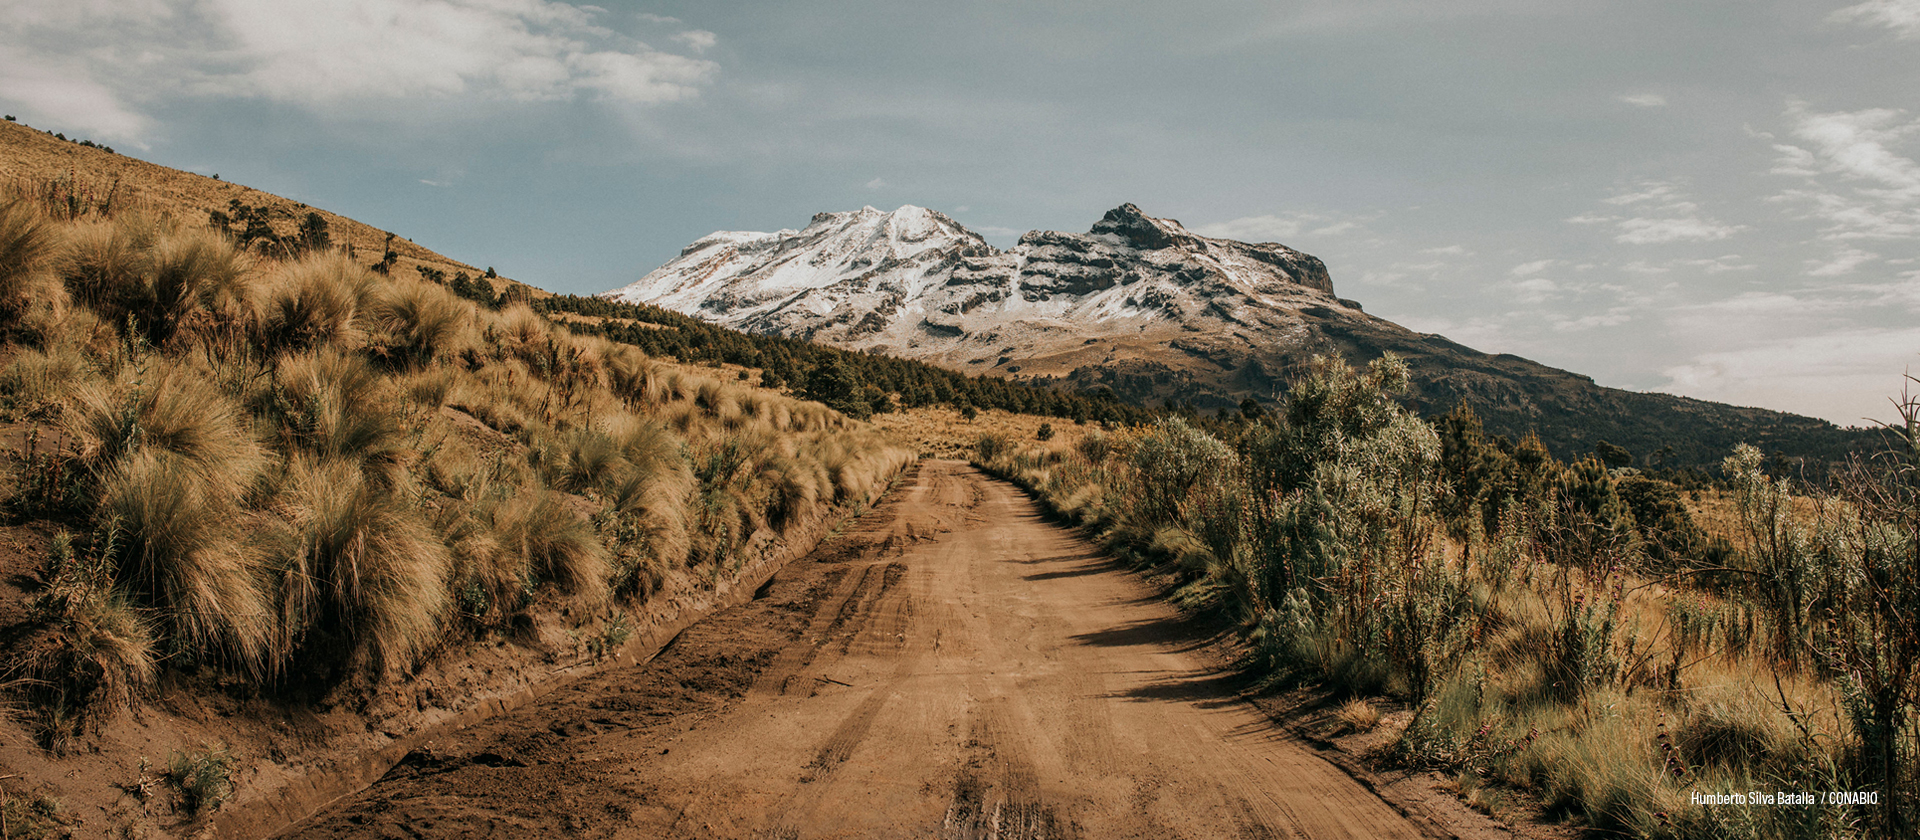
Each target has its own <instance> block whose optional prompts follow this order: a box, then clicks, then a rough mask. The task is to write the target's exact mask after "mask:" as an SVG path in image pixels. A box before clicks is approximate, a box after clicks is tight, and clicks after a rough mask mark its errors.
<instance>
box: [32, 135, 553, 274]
mask: <svg viewBox="0 0 1920 840" xmlns="http://www.w3.org/2000/svg"><path fill="white" fill-rule="evenodd" d="M83 142H89V143H90V141H81V140H80V138H78V137H75V138H72V139H61V138H60V137H58V136H56V135H55V133H53V132H47V131H42V130H39V129H35V128H31V127H29V126H25V125H21V124H19V123H15V122H0V185H4V186H5V187H6V188H7V189H9V190H11V191H12V192H13V194H25V195H30V196H33V197H34V198H36V199H37V200H38V201H39V202H40V203H41V205H42V206H43V207H44V208H45V209H46V211H47V213H48V215H49V216H51V217H54V218H58V219H64V220H75V219H81V218H89V217H103V216H109V215H112V214H113V213H114V212H115V211H117V210H135V211H139V212H144V213H149V214H158V215H167V216H171V217H172V218H174V219H176V220H178V221H180V222H182V223H185V224H206V223H210V222H211V221H212V220H213V219H214V214H222V215H224V216H225V217H226V218H227V220H228V226H229V227H230V228H231V230H232V232H233V233H234V234H236V235H244V234H245V233H246V232H247V228H248V226H249V224H248V223H249V221H250V220H251V219H252V218H253V217H254V216H255V215H256V212H253V211H257V216H258V225H264V226H265V228H266V230H267V231H268V232H270V233H271V235H272V238H268V237H264V236H256V238H255V239H254V240H252V241H250V242H249V244H250V245H252V246H253V250H257V251H262V252H270V255H271V256H277V257H286V256H288V250H289V248H288V247H281V244H282V243H283V242H284V243H289V244H291V243H295V242H298V241H299V240H300V239H301V236H300V234H301V228H302V226H303V225H305V224H306V223H307V215H308V214H314V215H315V216H317V217H318V218H319V219H320V220H321V221H322V222H324V223H325V230H326V232H327V236H328V240H329V242H330V244H331V245H332V246H335V247H338V248H340V249H341V250H343V251H345V252H346V253H348V254H350V255H352V257H353V258H354V259H355V260H356V261H357V262H360V263H363V264H367V265H372V264H374V263H376V262H379V261H380V260H381V259H382V258H383V257H384V255H385V253H386V251H387V250H389V249H391V250H392V251H393V252H394V261H393V263H392V265H391V268H390V271H389V273H390V274H392V275H395V276H402V277H414V276H417V275H418V273H419V269H420V268H422V267H424V268H427V269H429V270H434V271H440V272H443V273H444V274H445V275H446V276H448V277H451V276H454V275H456V274H459V273H466V274H467V275H469V276H471V277H476V278H477V277H481V276H483V275H485V274H486V273H487V271H488V270H487V269H481V268H475V267H474V266H471V265H468V264H466V263H463V262H460V261H459V260H455V259H452V258H450V257H447V256H444V255H441V254H438V253H435V252H433V251H431V250H428V249H427V248H424V247H421V246H420V245H416V244H414V242H413V241H412V240H410V239H407V238H406V237H405V236H403V235H400V236H396V235H394V234H393V233H392V232H390V231H384V230H380V229H379V228H375V227H373V226H371V225H367V224H363V223H361V222H358V221H355V220H353V219H349V218H347V217H345V216H342V215H339V214H337V213H332V212H329V211H327V210H323V209H321V208H318V207H310V206H308V205H306V204H303V203H300V202H298V201H293V200H291V199H287V198H282V197H280V196H277V195H274V194H272V193H269V192H264V191H261V190H257V189H254V188H252V187H248V186H243V185H240V184H235V183H232V182H229V181H223V180H220V179H219V178H218V177H217V173H213V174H212V175H211V176H209V175H198V174H195V173H192V172H184V171H181V170H178V169H172V168H169V167H165V166H160V165H158V164H153V163H148V162H146V161H143V160H140V159H138V158H133V157H128V156H126V155H124V154H118V153H115V152H114V151H111V150H109V149H108V148H107V147H105V146H101V145H98V144H91V145H83ZM236 202H237V203H238V205H239V206H240V207H244V208H247V210H248V211H249V212H247V213H246V214H245V216H246V218H242V217H241V215H242V214H241V213H240V212H238V211H237V209H236ZM255 233H256V234H259V233H260V228H259V227H258V226H256V227H255ZM390 237H391V238H390ZM292 247H294V248H297V246H292ZM493 285H494V286H495V288H496V291H499V292H508V291H509V290H510V289H516V288H517V289H519V291H518V292H517V293H516V294H519V295H524V296H526V297H538V296H540V295H541V294H544V293H543V292H540V291H539V290H537V289H533V288H532V287H528V286H524V285H521V284H516V283H513V282H512V281H509V280H506V279H505V278H496V279H495V280H494V281H493Z"/></svg>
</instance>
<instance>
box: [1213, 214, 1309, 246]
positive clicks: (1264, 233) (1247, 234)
mask: <svg viewBox="0 0 1920 840" xmlns="http://www.w3.org/2000/svg"><path fill="white" fill-rule="evenodd" d="M1193 232H1194V233H1198V234H1200V235H1201V236H1212V237H1215V238H1218V239H1238V240H1240V241H1242V242H1275V241H1278V240H1281V239H1286V238H1288V237H1291V236H1295V235H1297V234H1299V233H1300V220H1299V219H1297V218H1282V217H1280V216H1273V215H1266V216H1243V217H1241V218H1238V219H1234V220H1232V221H1227V222H1214V223H1212V224H1205V225H1200V226H1198V227H1195V228H1194V229H1193Z"/></svg>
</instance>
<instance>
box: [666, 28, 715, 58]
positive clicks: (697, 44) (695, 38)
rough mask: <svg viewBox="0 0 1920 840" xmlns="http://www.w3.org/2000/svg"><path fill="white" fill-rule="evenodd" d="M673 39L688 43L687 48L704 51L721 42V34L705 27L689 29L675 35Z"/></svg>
mask: <svg viewBox="0 0 1920 840" xmlns="http://www.w3.org/2000/svg"><path fill="white" fill-rule="evenodd" d="M673 40H675V41H679V42H680V43H682V44H686V45H687V49H690V50H693V51H694V52H697V53H703V52H706V51H707V50H710V49H712V48H713V45H714V44H717V43H720V36H718V35H715V34H713V33H711V32H708V31H707V30H705V29H689V30H687V31H685V32H682V33H680V34H678V35H675V36H673Z"/></svg>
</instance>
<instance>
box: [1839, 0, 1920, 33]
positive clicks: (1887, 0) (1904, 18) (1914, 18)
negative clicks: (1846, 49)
mask: <svg viewBox="0 0 1920 840" xmlns="http://www.w3.org/2000/svg"><path fill="white" fill-rule="evenodd" d="M1827 20H1830V21H1833V22H1835V23H1860V24H1864V25H1867V26H1878V27H1881V28H1883V29H1891V30H1893V33H1894V34H1895V35H1896V36H1898V37H1900V38H1902V39H1909V40H1910V39H1915V38H1920V0H1867V2H1865V3H1861V4H1859V5H1857V6H1848V7H1846V8H1844V9H1840V10H1839V11H1836V12H1834V13H1833V14H1831V15H1828V16H1827Z"/></svg>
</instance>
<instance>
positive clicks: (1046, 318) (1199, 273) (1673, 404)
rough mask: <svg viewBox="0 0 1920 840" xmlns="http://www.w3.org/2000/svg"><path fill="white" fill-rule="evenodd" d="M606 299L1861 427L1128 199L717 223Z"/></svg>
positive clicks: (1094, 373)
mask: <svg viewBox="0 0 1920 840" xmlns="http://www.w3.org/2000/svg"><path fill="white" fill-rule="evenodd" d="M602 296H603V297H608V298H612V299H615V300H621V301H626V302H631V303H648V304H653V305H657V306H661V307H664V308H667V309H672V310H676V311H679V312H683V313H686V314H689V315H693V316H695V317H698V318H701V319H703V320H707V321H710V322H713V323H716V324H719V325H722V326H726V327H732V328H735V329H740V330H744V331H747V332H753V333H762V334H777V335H783V336H789V337H795V338H805V339H809V340H812V341H816V342H821V343H825V344H829V345H833V346H838V347H842V348H846V349H853V350H866V351H871V352H883V353H887V354H890V355H897V356H904V357H908V358H914V359H920V360H923V361H927V362H931V363H934V364H938V365H941V366H943V367H947V368H950V369H955V370H960V371H964V372H967V373H992V374H996V375H1001V376H1009V377H1013V378H1017V379H1026V380H1032V381H1036V382H1039V383H1042V384H1049V385H1052V386H1054V387H1061V388H1067V389H1070V390H1077V391H1090V390H1097V389H1100V388H1106V389H1109V390H1111V391H1113V392H1114V393H1115V394H1116V395H1117V396H1119V397H1121V398H1122V399H1126V400H1129V401H1132V402H1136V403H1147V402H1153V403H1165V402H1173V403H1181V404H1185V405H1191V406H1194V407H1197V408H1201V409H1210V408H1222V407H1227V406H1236V405H1238V404H1239V403H1240V402H1241V401H1242V400H1244V399H1246V398H1248V397H1252V398H1254V399H1255V400H1256V401H1259V402H1264V403H1275V402H1277V401H1278V399H1279V398H1280V397H1281V395H1283V394H1284V393H1285V390H1286V388H1287V386H1288V383H1289V382H1290V381H1291V379H1292V377H1293V376H1294V375H1295V374H1296V373H1297V371H1298V369H1299V368H1300V367H1301V366H1303V365H1305V364H1307V363H1308V362H1309V361H1310V360H1311V359H1312V358H1313V357H1314V356H1315V355H1339V356H1343V357H1345V358H1347V359H1349V360H1350V361H1354V362H1365V361H1367V360H1369V359H1372V358H1375V357H1378V356H1379V355H1380V354H1382V353H1384V352H1393V353H1396V354H1398V355H1400V356H1401V357H1403V358H1405V359H1407V360H1408V362H1409V364H1410V366H1411V367H1412V369H1413V373H1414V382H1415V388H1414V392H1413V393H1412V394H1411V395H1409V397H1408V402H1410V403H1411V404H1413V405H1414V406H1415V407H1416V408H1418V409H1420V410H1422V411H1427V412H1440V411H1445V410H1448V409H1450V408H1452V407H1453V406H1454V405H1456V404H1460V403H1465V404H1467V405H1470V406H1472V407H1473V408H1474V409H1475V410H1476V411H1477V412H1478V413H1479V414H1480V415H1481V416H1482V418H1483V419H1484V420H1485V422H1486V424H1487V426H1488V427H1489V428H1490V429H1491V430H1493V431H1496V432H1499V433H1503V434H1507V435H1509V436H1519V435H1522V434H1525V433H1527V432H1529V431H1535V432H1538V433H1539V434H1540V436H1541V438H1542V440H1543V441H1544V442H1545V443H1546V444H1547V445H1548V448H1549V449H1552V450H1553V451H1554V452H1555V453H1556V454H1558V455H1560V456H1561V457H1572V456H1576V455H1578V454H1582V453H1585V452H1589V451H1591V450H1592V448H1593V446H1594V444H1595V443H1596V442H1597V441H1599V440H1602V439H1604V440H1608V441H1610V442H1613V443H1617V444H1621V445H1624V446H1626V447H1628V448H1629V449H1630V450H1633V451H1636V452H1640V453H1643V454H1650V453H1653V452H1657V451H1661V450H1666V451H1668V452H1670V453H1671V454H1670V455H1668V456H1666V457H1667V459H1668V460H1669V462H1670V463H1700V464H1711V463H1715V462H1717V460H1718V459H1719V458H1721V457H1723V456H1724V455H1725V454H1726V453H1727V452H1728V451H1729V450H1730V449H1731V448H1732V446H1733V445H1734V444H1735V443H1739V442H1742V441H1747V442H1753V443H1756V444H1760V445H1762V446H1764V447H1768V448H1771V449H1773V450H1774V451H1778V452H1782V453H1784V454H1787V455H1792V456H1805V457H1813V458H1817V459H1832V458H1835V457H1838V456H1839V455H1840V454H1841V453H1843V452H1845V451H1847V450H1850V449H1856V448H1859V447H1860V446H1861V445H1862V444H1863V442H1865V440H1866V438H1865V437H1863V436H1865V435H1867V433H1865V432H1860V431H1858V430H1845V429H1839V428H1837V427H1834V426H1833V425H1832V424H1829V423H1826V422H1825V421H1822V420H1817V419H1814V418H1808V417H1800V416H1797V415H1791V414H1784V413H1781V412H1773V411H1767V410H1764V409H1755V408H1738V407H1734V406H1727V405H1721V404H1717V403H1709V402H1705V401H1701V400H1692V399H1688V398H1685V397H1676V396H1671V395H1667V394H1647V393H1637V392H1631V391H1622V390H1618V389H1612V388H1604V387H1601V386H1598V385H1596V384H1595V383H1594V382H1593V380H1592V379H1591V378H1589V377H1586V376H1582V375H1580V374H1575V373H1569V372H1567V371H1563V370H1558V369H1555V368H1551V367H1547V366H1545V365H1541V364H1538V363H1536V362H1533V361H1530V360H1527V359H1523V358H1520V357H1518V356H1512V355H1506V354H1501V355H1492V354H1487V353H1481V352H1479V351H1476V350H1474V349H1472V348H1469V347H1465V346H1462V345H1460V344H1457V343H1454V342H1452V341H1449V340H1448V339H1446V338H1445V337H1442V336H1438V335H1432V334H1424V333H1417V332H1414V331H1412V330H1408V329H1406V328H1404V327H1401V326H1400V325H1398V324H1395V323H1393V322H1391V321H1387V320H1385V319H1381V318H1377V317H1374V316H1372V315H1369V314H1367V313H1365V312H1364V311H1362V310H1361V307H1360V304H1359V303H1357V302H1355V301H1352V300H1347V299H1344V298H1340V297H1337V296H1336V295H1335V294H1334V287H1333V282H1332V279H1331V276H1330V274H1329V272H1328V270H1327V267H1326V265H1325V264H1324V263H1323V262H1321V261H1320V260H1319V259H1318V258H1316V257H1314V256H1312V255H1309V254H1305V253H1302V252H1300V251H1297V250H1294V249H1292V248H1288V247H1286V246H1285V245H1281V244H1277V243H1245V242H1237V241H1233V240H1228V239H1216V238H1212V237H1206V236H1201V235H1199V234H1195V233H1193V232H1192V231H1189V230H1187V229H1186V228H1185V227H1184V226H1182V225H1181V224H1180V223H1179V222H1178V221H1176V220H1173V219H1164V218H1155V217H1152V216H1148V215H1147V214H1145V213H1144V212H1142V211H1141V210H1140V208H1138V207H1136V206H1134V205H1132V204H1123V205H1121V206H1120V207H1117V208H1114V209H1113V210H1110V211H1108V212H1107V213H1106V215H1105V216H1103V217H1102V218H1101V219H1100V220H1099V221H1098V222H1096V223H1094V225H1093V226H1092V228H1090V229H1089V230H1088V231H1087V232H1086V233H1064V232H1058V231H1032V232H1029V233H1027V234H1025V235H1024V236H1022V237H1020V239H1019V241H1018V243H1017V244H1015V245H1014V246H1013V247H1012V248H1008V249H1005V250H1002V249H998V248H995V247H993V246H992V245H990V244H988V243H987V242H986V240H985V239H984V238H982V237H981V236H979V235H978V234H976V233H974V232H973V231H970V230H967V229H966V228H965V227H964V226H962V225H961V224H959V223H958V222H956V221H954V220H953V219H951V218H949V217H948V216H946V215H944V214H941V213H939V212H936V211H933V210H928V209H925V208H921V207H915V206H911V205H908V206H904V207H901V208H899V209H897V210H894V211H892V212H883V211H880V210H876V209H874V208H872V207H866V208H862V209H860V210H857V211H852V212H845V213H820V214H817V215H815V216H814V217H813V219H812V221H811V222H810V223H809V224H808V225H807V226H806V227H805V228H803V229H800V230H782V231H777V232H774V233H750V232H724V231H723V232H717V233H713V234H710V235H708V236H705V237H702V238H701V239H699V240H697V241H695V242H694V243H693V244H691V245H689V246H688V247H687V248H686V249H685V250H684V251H682V252H681V254H680V256H679V257H677V258H675V259H673V260H671V261H669V262H668V263H667V264H666V265H664V266H661V267H660V268H658V269H655V270H654V271H652V272H650V273H648V274H647V275H646V276H645V277H643V278H641V279H640V280H639V281H638V282H636V283H634V284H632V285H629V286H626V287H624V288H621V289H616V290H612V291H609V292H604V293H602Z"/></svg>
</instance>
